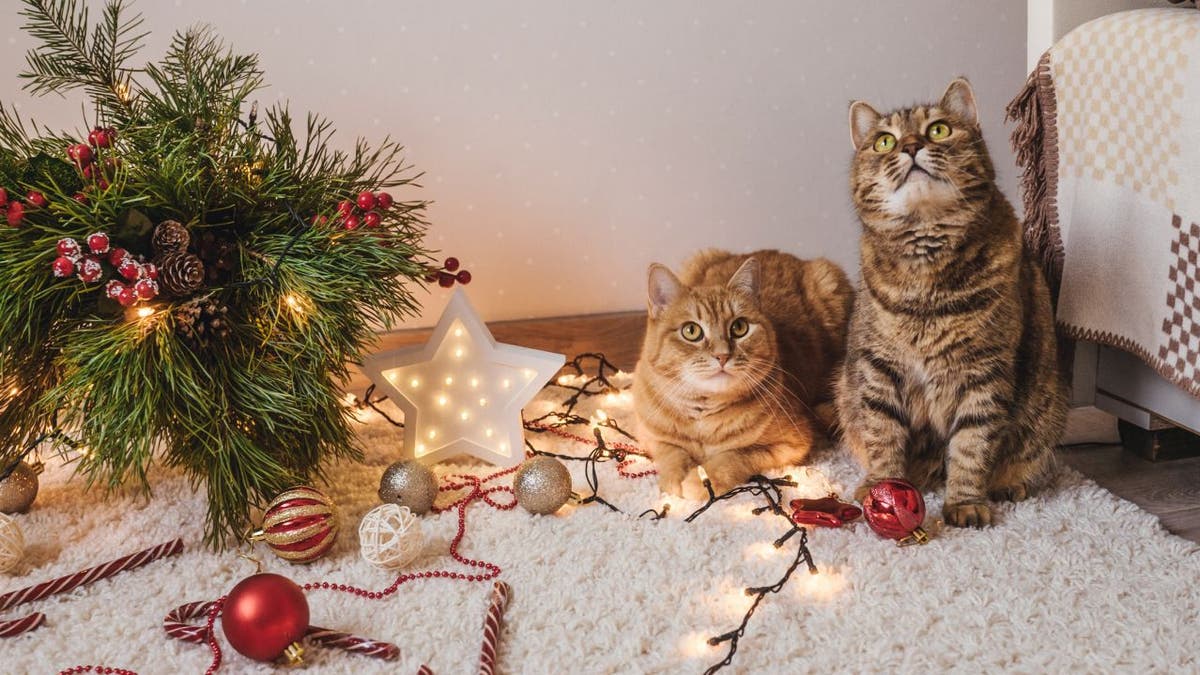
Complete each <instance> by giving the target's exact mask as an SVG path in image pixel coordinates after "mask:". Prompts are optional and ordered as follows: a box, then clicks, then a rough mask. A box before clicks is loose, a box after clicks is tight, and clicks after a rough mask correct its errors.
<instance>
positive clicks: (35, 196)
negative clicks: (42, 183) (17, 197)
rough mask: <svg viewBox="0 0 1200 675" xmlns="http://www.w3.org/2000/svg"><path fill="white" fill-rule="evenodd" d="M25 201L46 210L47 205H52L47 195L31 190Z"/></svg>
mask: <svg viewBox="0 0 1200 675" xmlns="http://www.w3.org/2000/svg"><path fill="white" fill-rule="evenodd" d="M25 201H27V202H29V203H30V204H33V205H34V206H36V207H38V208H39V209H43V208H46V205H47V204H49V203H50V202H49V201H48V200H47V199H46V195H44V194H42V193H40V192H38V191H37V190H30V191H29V194H27V195H25Z"/></svg>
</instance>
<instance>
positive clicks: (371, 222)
mask: <svg viewBox="0 0 1200 675" xmlns="http://www.w3.org/2000/svg"><path fill="white" fill-rule="evenodd" d="M362 222H363V225H366V226H367V227H379V223H380V218H379V214H378V213H375V212H374V211H371V212H369V213H367V214H366V215H364V216H363V219H362Z"/></svg>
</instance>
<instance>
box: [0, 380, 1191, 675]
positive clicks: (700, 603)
mask: <svg viewBox="0 0 1200 675" xmlns="http://www.w3.org/2000/svg"><path fill="white" fill-rule="evenodd" d="M550 393H551V394H553V393H554V392H553V390H551V391H550ZM545 395H546V394H543V396H545ZM548 405H549V404H548V403H546V402H545V401H542V402H540V403H538V402H535V404H534V406H535V409H534V410H532V412H534V413H535V414H536V413H540V412H541V411H543V410H545V409H546V407H547V406H548ZM601 405H602V407H604V408H605V409H606V411H607V412H609V413H611V414H615V415H617V416H618V417H621V416H622V413H623V411H625V410H627V408H628V401H627V400H623V399H622V398H621V397H614V399H610V400H608V401H605V402H602V403H601ZM585 412H586V411H585ZM625 414H627V413H625ZM368 422H369V423H368V424H367V425H365V426H364V428H363V437H364V440H365V443H366V445H367V456H366V462H365V463H363V464H356V465H341V466H336V467H332V470H331V471H330V476H331V478H332V484H330V485H328V486H326V487H327V490H328V492H329V493H331V495H332V496H333V498H334V499H335V500H336V501H337V502H338V504H340V506H341V509H342V519H343V520H342V527H343V533H342V535H341V536H340V539H339V541H338V543H337V546H336V547H335V548H334V549H333V551H332V553H331V554H330V555H329V556H328V557H327V558H325V559H323V560H321V561H319V562H317V563H315V564H313V565H309V566H302V567H296V566H290V565H288V564H287V563H284V562H282V561H279V560H275V559H273V558H271V556H270V555H269V554H267V552H266V551H265V549H260V553H262V554H263V555H264V562H265V568H266V570H267V571H271V572H278V573H281V574H285V575H287V576H289V577H291V578H292V579H294V580H296V581H297V582H301V583H303V582H305V581H312V580H330V581H335V582H339V583H342V582H344V583H354V584H358V585H362V586H366V587H370V588H383V587H384V586H386V585H387V584H388V583H389V581H390V579H391V577H390V576H389V575H388V574H386V573H384V572H381V571H379V570H376V569H374V568H372V567H371V566H369V565H368V564H367V563H365V562H363V561H362V560H360V559H359V557H358V543H357V536H356V528H357V523H358V520H359V518H361V516H362V515H363V514H364V513H365V512H366V511H367V510H368V509H370V508H371V507H373V506H375V505H376V497H375V491H376V488H377V486H378V480H379V476H380V474H381V473H382V471H383V469H384V467H386V466H387V465H388V464H389V463H390V462H391V461H393V460H394V459H395V453H396V448H397V447H398V442H397V434H396V432H395V431H394V430H393V429H392V428H391V427H388V426H386V425H385V424H381V423H379V421H378V419H375V421H374V422H371V421H370V420H368ZM534 443H535V444H536V445H538V447H539V448H542V449H547V450H554V451H558V452H568V453H572V454H580V455H582V454H586V452H587V451H588V449H589V448H587V447H583V446H580V445H575V444H572V443H570V442H569V441H560V442H555V443H552V441H551V439H550V438H549V437H548V436H547V435H542V436H539V437H537V438H536V439H534ZM571 464H572V465H573V466H571V469H572V472H573V473H574V475H575V477H576V490H577V491H578V492H586V486H585V484H584V482H583V480H582V475H581V473H580V470H581V468H582V467H581V465H580V463H571ZM813 468H814V469H815V471H812V472H807V473H806V472H803V471H792V474H793V475H795V476H799V478H800V480H801V484H802V485H801V488H800V489H796V490H789V494H788V495H787V496H788V498H789V499H790V498H792V497H795V496H820V495H819V494H818V493H819V492H820V486H821V484H822V483H823V481H824V477H828V480H829V481H831V482H832V483H833V484H834V485H835V486H836V487H837V488H838V489H841V490H843V491H844V490H846V489H848V488H852V487H853V486H854V485H855V484H856V482H857V480H858V479H859V477H860V475H861V474H860V471H859V469H858V468H857V467H856V466H855V465H854V464H853V463H852V462H851V461H849V460H848V459H847V458H846V457H845V456H844V455H842V454H840V453H836V452H833V451H828V450H827V451H824V452H821V453H818V454H817V456H815V457H814V463H813ZM452 471H467V472H471V473H476V474H480V475H482V474H486V473H489V472H490V469H488V468H486V467H449V466H445V467H440V468H439V469H438V472H439V474H443V475H444V474H446V473H450V472H452ZM69 473H70V472H69V469H67V468H63V467H57V468H50V469H48V471H47V473H46V474H45V475H43V477H42V492H41V494H40V495H39V497H38V500H37V502H36V504H35V506H34V508H33V509H32V510H31V512H30V513H29V514H27V515H23V516H19V517H18V520H19V522H20V525H21V527H22V528H23V530H24V532H25V537H26V539H27V542H28V556H27V558H26V560H25V562H24V564H23V565H22V566H21V567H20V568H19V569H18V571H17V572H16V573H15V575H12V576H3V575H0V592H4V591H9V590H12V589H16V588H20V587H23V586H26V585H29V584H33V583H37V582H40V581H44V580H47V579H50V578H54V577H57V576H60V575H63V574H67V573H70V572H74V571H76V570H80V569H83V568H85V567H88V566H90V565H94V564H97V563H100V562H103V561H106V560H109V559H112V558H116V557H119V556H122V555H124V554H126V553H131V552H133V551H135V550H139V549H141V548H144V547H146V546H150V545H153V544H157V543H160V542H165V541H168V540H170V539H172V538H174V537H176V536H182V537H184V540H185V542H186V543H187V549H186V551H185V552H184V554H183V555H180V556H177V557H174V558H170V559H167V560H163V561H158V562H155V563H151V564H149V565H148V566H146V567H143V568H141V569H139V570H135V571H131V572H125V573H123V574H121V575H119V576H117V577H115V578H112V579H110V580H106V581H101V582H97V583H95V584H93V585H91V586H89V587H85V588H82V589H79V590H76V591H74V592H72V593H69V594H67V595H64V596H59V597H55V598H51V599H47V600H43V601H41V602H38V603H34V604H30V605H24V606H21V607H18V608H16V609H14V610H10V611H9V612H7V613H5V614H4V616H3V617H0V618H4V619H11V618H15V617H17V616H19V615H23V614H25V613H28V611H35V610H36V611H42V612H44V613H45V614H46V615H47V616H48V619H47V624H46V625H45V626H43V627H42V628H41V629H39V630H37V631H35V632H33V633H29V634H26V635H23V636H20V637H16V638H11V639H7V640H0V672H3V673H6V674H10V673H52V672H57V671H58V670H59V669H62V668H66V667H69V666H73V665H76V664H103V665H108V666H121V667H126V668H132V669H134V670H137V671H139V672H140V673H144V674H148V673H201V672H203V671H204V669H205V668H206V667H207V666H208V663H209V652H208V650H207V649H206V648H204V647H202V646H198V645H192V644H186V643H182V642H178V641H173V640H168V639H166V637H164V635H163V632H162V630H161V627H160V626H161V623H162V619H163V616H164V615H165V614H166V613H167V612H168V611H169V610H170V609H172V608H173V607H175V606H176V605H179V604H181V603H183V602H185V601H190V600H206V599H215V598H217V597H219V596H220V595H222V594H223V593H225V592H227V591H228V590H229V589H230V588H231V587H232V586H233V585H234V584H235V583H236V582H237V581H238V580H240V579H241V578H243V577H244V576H246V575H248V574H249V573H250V572H251V571H252V570H251V567H250V566H249V565H248V564H247V563H246V562H245V561H243V560H240V559H238V558H237V557H236V556H235V555H233V554H226V555H220V556H218V555H214V554H211V553H209V552H208V551H206V550H205V549H204V548H203V547H202V546H201V543H200V539H201V532H202V518H203V513H204V505H203V501H204V500H203V497H202V495H198V494H194V493H192V492H191V491H190V490H189V488H188V483H187V481H186V480H184V479H183V478H182V477H181V476H179V475H177V474H173V473H169V472H166V471H163V470H159V471H157V472H156V473H155V475H154V477H153V480H154V488H155V494H154V498H153V500H151V501H149V502H148V503H147V502H143V501H141V500H139V499H137V498H136V497H134V496H132V495H129V496H125V495H116V496H114V497H112V498H110V499H108V500H100V498H99V496H98V495H93V494H86V493H83V492H82V491H81V490H80V488H79V486H78V484H77V482H73V483H68V482H67V479H68V477H69ZM600 485H601V494H602V496H604V497H605V498H607V499H609V500H610V501H612V502H614V503H615V504H617V505H619V506H620V507H621V508H622V509H625V510H626V511H628V512H630V513H633V514H636V513H638V512H641V511H642V510H644V509H647V508H651V507H657V506H659V505H660V504H661V503H662V501H663V500H662V497H661V496H660V495H659V493H658V491H657V489H656V487H655V481H654V479H653V478H645V479H640V480H626V479H622V478H619V477H618V476H617V475H616V473H615V468H614V465H613V464H611V463H609V464H604V465H601V467H600ZM752 505H753V504H752V503H751V502H746V501H735V502H732V503H730V502H725V503H722V504H720V505H718V506H716V507H714V508H713V509H712V510H711V511H710V512H708V513H706V514H704V515H702V516H701V517H700V518H699V519H698V520H697V521H696V522H694V523H691V524H687V523H684V522H682V521H683V517H684V516H685V515H686V514H687V513H689V512H690V511H691V510H692V509H694V508H695V506H697V505H696V504H692V505H689V504H686V503H683V502H681V501H678V502H675V503H674V505H673V508H672V510H671V514H670V516H669V517H668V518H667V519H666V520H663V521H660V522H648V521H646V520H636V519H635V518H634V517H633V516H626V515H620V514H614V513H612V512H610V511H609V510H608V509H606V508H604V507H603V506H599V505H589V506H584V507H567V508H565V509H564V510H563V511H562V512H561V513H559V514H557V515H554V516H542V517H534V516H530V515H529V514H528V513H526V512H524V511H522V510H521V509H519V508H518V509H515V510H512V511H504V512H500V511H496V510H494V509H492V508H490V507H488V506H486V505H483V504H478V503H477V504H475V505H473V506H472V507H471V508H470V510H469V512H468V530H467V538H466V541H465V543H464V545H463V552H464V553H465V554H466V555H467V556H469V557H475V558H481V559H484V560H489V561H493V562H496V563H498V564H499V565H501V566H502V567H503V569H504V573H503V575H502V576H501V578H502V579H503V580H505V581H507V582H508V583H509V584H510V585H511V586H512V592H513V595H512V601H511V603H510V605H509V609H508V613H507V615H506V619H507V621H506V624H505V629H504V632H503V634H502V639H501V648H500V657H499V663H500V671H501V672H506V673H564V672H575V673H588V674H590V673H700V672H702V671H703V670H704V669H705V668H706V667H707V666H708V665H710V664H712V663H715V662H717V661H719V660H720V659H721V658H722V657H723V656H724V650H725V647H724V646H721V647H716V648H714V647H708V646H707V645H705V643H704V640H705V638H707V637H708V636H711V635H715V634H718V633H722V632H724V631H726V630H729V629H732V628H734V627H736V625H737V623H738V622H739V621H740V618H741V615H742V613H743V612H744V610H745V609H746V607H747V604H748V602H749V598H747V597H746V596H745V595H744V594H743V593H742V589H743V588H744V587H745V586H748V585H765V584H771V583H774V582H775V581H776V580H777V579H778V578H779V576H780V575H781V574H782V573H783V571H784V569H785V568H786V567H787V565H788V563H789V562H790V559H791V556H792V552H793V551H794V550H795V549H794V542H789V544H788V545H786V546H785V547H784V549H783V550H782V551H776V550H774V549H772V548H771V546H770V542H771V541H772V540H773V539H775V537H777V536H778V535H779V534H781V530H782V528H781V521H780V520H779V519H777V518H775V517H772V516H760V517H754V516H752V515H750V514H749V510H750V508H751V506H752ZM929 507H930V513H931V514H937V513H939V511H940V501H939V497H938V496H936V495H932V496H930V499H929ZM998 516H999V517H998V524H997V525H996V526H994V527H992V528H990V529H988V530H983V531H964V530H953V529H948V530H942V531H941V532H940V533H938V534H937V535H936V536H935V537H934V539H933V540H932V541H931V542H930V543H929V544H928V545H926V546H921V547H910V548H903V549H901V548H897V547H896V546H895V544H893V543H892V542H890V541H885V540H883V539H881V538H879V537H877V536H876V535H875V534H873V533H872V532H871V531H870V530H869V529H868V528H867V527H866V525H865V524H863V523H861V522H860V523H857V524H855V525H853V526H851V527H848V528H846V529H842V530H817V531H815V532H813V533H812V535H811V539H810V547H811V550H812V553H813V556H814V559H815V561H816V564H817V565H818V566H819V568H820V572H821V573H820V574H819V575H818V576H816V577H812V576H809V575H808V574H807V573H805V572H804V570H803V568H801V569H800V570H799V571H797V573H796V575H795V576H794V577H793V579H792V581H791V583H790V584H789V585H788V586H787V587H786V588H784V589H783V591H782V592H781V593H777V594H772V595H768V596H767V597H766V598H765V599H764V601H763V603H762V605H761V606H760V607H759V609H758V612H757V614H755V616H754V617H753V618H752V619H751V621H750V624H749V627H748V629H747V632H746V636H745V638H744V639H743V640H742V642H741V646H740V649H739V651H738V653H737V655H736V657H735V659H734V661H733V665H732V667H731V668H730V669H729V671H728V672H819V673H826V672H877V671H881V672H930V671H943V670H955V671H962V672H1001V671H1012V672H1023V673H1039V672H1069V671H1070V672H1102V671H1126V672H1185V671H1192V672H1194V671H1195V670H1196V669H1197V668H1200V663H1198V662H1197V658H1196V656H1195V654H1196V651H1195V645H1196V644H1197V643H1198V642H1200V584H1197V583H1196V581H1197V579H1200V554H1198V553H1200V549H1198V548H1197V546H1196V545H1194V544H1192V543H1190V542H1187V541H1185V540H1183V539H1180V538H1177V537H1174V536H1171V535H1169V534H1167V533H1166V532H1164V531H1163V530H1162V529H1161V528H1160V527H1159V526H1158V524H1157V521H1156V519H1155V518H1154V517H1153V516H1151V515H1150V514H1147V513H1145V512H1143V511H1140V510H1139V509H1137V508H1136V507H1135V506H1133V505H1132V504H1130V503H1128V502H1125V501H1122V500H1120V499H1118V498H1116V497H1114V496H1113V495H1112V494H1110V493H1108V492H1106V491H1104V490H1102V489H1100V488H1099V487H1097V486H1096V485H1095V484H1094V483H1092V482H1091V481H1088V480H1086V479H1084V478H1082V477H1081V476H1080V475H1078V474H1076V473H1074V472H1072V471H1070V470H1067V471H1066V472H1065V474H1064V476H1063V478H1062V480H1061V483H1060V485H1059V486H1058V487H1057V489H1056V490H1055V491H1053V492H1052V493H1050V494H1048V495H1046V496H1043V497H1041V498H1038V499H1034V500H1030V501H1027V502H1024V503H1022V504H1018V505H1006V506H1000V507H999V511H998ZM455 520H456V516H455V514H454V513H453V512H449V513H445V514H442V515H437V516H432V515H431V516H426V517H425V518H424V520H423V526H424V528H425V530H426V532H427V534H428V535H429V536H430V538H431V543H430V546H429V548H428V551H427V554H426V555H425V556H424V557H423V558H421V559H420V560H418V561H417V563H416V564H415V565H416V568H418V569H421V568H425V569H434V568H444V567H447V566H449V567H453V562H452V561H451V560H450V559H449V556H448V555H447V548H448V545H449V540H450V538H451V537H452V536H453V535H454V531H455ZM489 588H490V583H477V584H468V583H464V582H458V581H447V580H441V579H439V580H433V581H418V582H414V583H411V584H409V585H405V586H402V587H401V589H400V591H399V592H398V593H397V594H395V595H394V596H392V597H390V598H388V599H385V600H381V601H371V600H365V599H360V598H357V597H354V596H351V595H348V594H343V593H337V592H332V591H314V592H311V593H309V600H310V604H311V607H312V620H313V622H314V623H317V624H319V625H322V626H326V627H330V628H335V629H341V630H348V631H352V632H354V633H357V634H360V635H367V636H371V637H375V638H379V639H383V640H388V641H392V642H395V643H396V644H398V645H399V646H400V647H401V649H402V657H401V659H400V661H398V662H382V661H376V660H372V659H369V658H364V657H361V656H351V655H346V654H343V653H340V652H335V651H331V650H326V649H320V648H311V649H309V658H308V663H309V665H308V667H307V672H321V673H385V672H386V673H393V672H399V673H414V672H416V670H417V668H418V666H419V665H420V664H422V663H426V664H428V665H429V666H430V667H431V668H432V669H433V671H434V672H436V673H439V674H452V673H458V674H465V673H473V672H475V671H474V669H475V667H476V663H477V656H478V653H479V646H480V640H481V621H482V617H483V614H484V611H485V607H486V602H487V596H488V593H489ZM23 610H27V611H23ZM221 639H222V643H224V638H221ZM270 671H271V669H270V668H269V667H268V666H265V665H262V664H255V663H252V662H250V661H248V660H247V659H245V658H243V657H242V656H240V655H238V654H236V653H234V652H232V651H231V650H229V649H226V658H225V662H224V664H223V666H222V670H221V671H220V672H223V673H237V672H254V673H259V672H270Z"/></svg>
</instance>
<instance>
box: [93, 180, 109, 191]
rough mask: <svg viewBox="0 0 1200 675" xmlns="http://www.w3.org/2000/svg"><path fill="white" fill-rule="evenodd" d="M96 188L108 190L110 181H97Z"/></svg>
mask: <svg viewBox="0 0 1200 675" xmlns="http://www.w3.org/2000/svg"><path fill="white" fill-rule="evenodd" d="M96 187H98V188H100V189H101V190H107V189H108V181H106V180H104V179H103V178H101V179H99V180H97V181H96Z"/></svg>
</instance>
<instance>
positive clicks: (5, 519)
mask: <svg viewBox="0 0 1200 675" xmlns="http://www.w3.org/2000/svg"><path fill="white" fill-rule="evenodd" d="M24 556H25V537H24V536H23V535H22V534H21V527H20V526H19V525H17V521H16V519H15V518H13V517H12V516H7V515H5V514H3V513H0V573H2V572H11V571H13V570H14V569H16V568H17V565H18V564H19V563H20V562H21V558H22V557H24Z"/></svg>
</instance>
